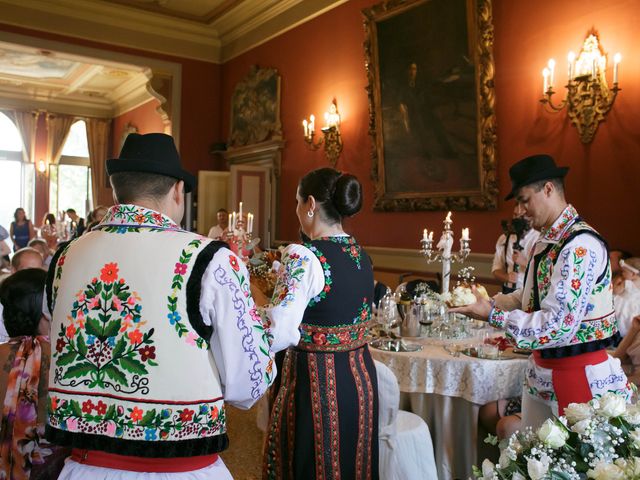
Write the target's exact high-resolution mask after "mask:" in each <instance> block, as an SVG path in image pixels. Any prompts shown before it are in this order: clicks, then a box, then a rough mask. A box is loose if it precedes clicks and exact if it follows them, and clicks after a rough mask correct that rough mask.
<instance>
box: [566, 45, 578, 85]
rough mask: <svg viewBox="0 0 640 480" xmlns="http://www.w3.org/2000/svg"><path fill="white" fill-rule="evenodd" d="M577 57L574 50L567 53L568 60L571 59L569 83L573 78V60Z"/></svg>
mask: <svg viewBox="0 0 640 480" xmlns="http://www.w3.org/2000/svg"><path fill="white" fill-rule="evenodd" d="M575 59H576V54H575V53H573V52H569V55H567V60H568V61H569V83H571V80H573V62H574V61H575Z"/></svg>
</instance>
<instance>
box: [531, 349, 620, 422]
mask: <svg viewBox="0 0 640 480" xmlns="http://www.w3.org/2000/svg"><path fill="white" fill-rule="evenodd" d="M608 358H609V355H607V351H606V350H598V351H597V352H589V353H582V354H580V355H574V356H572V357H563V358H542V357H541V354H540V351H539V350H536V351H534V352H533V359H534V361H535V362H536V365H538V366H540V367H542V368H548V369H550V370H551V381H552V383H553V390H554V391H555V393H556V398H557V399H558V413H559V414H560V415H564V409H565V408H567V406H568V405H569V404H570V403H586V402H588V401H589V400H591V399H592V398H593V394H592V393H591V388H590V387H589V381H588V380H587V374H586V373H585V371H584V367H586V366H587V365H597V364H599V363H602V362H606V361H607V359H608Z"/></svg>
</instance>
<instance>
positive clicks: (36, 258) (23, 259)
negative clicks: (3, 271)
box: [11, 247, 44, 272]
mask: <svg viewBox="0 0 640 480" xmlns="http://www.w3.org/2000/svg"><path fill="white" fill-rule="evenodd" d="M26 268H40V269H43V268H44V259H43V258H42V255H41V254H40V252H39V251H38V250H36V249H35V248H31V247H25V248H21V249H20V250H18V251H17V252H16V253H15V254H14V255H13V258H12V259H11V270H12V271H14V272H17V271H19V270H24V269H26Z"/></svg>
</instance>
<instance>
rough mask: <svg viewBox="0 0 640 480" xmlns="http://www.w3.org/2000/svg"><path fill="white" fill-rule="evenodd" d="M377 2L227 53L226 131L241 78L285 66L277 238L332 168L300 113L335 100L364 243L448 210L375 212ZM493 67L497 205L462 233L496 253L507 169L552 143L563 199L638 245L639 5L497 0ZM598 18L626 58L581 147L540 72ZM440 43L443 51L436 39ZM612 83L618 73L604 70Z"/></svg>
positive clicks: (620, 240) (462, 222)
mask: <svg viewBox="0 0 640 480" xmlns="http://www.w3.org/2000/svg"><path fill="white" fill-rule="evenodd" d="M378 1H379V0H375V1H373V0H351V1H350V2H347V3H345V4H343V5H341V6H339V7H337V8H335V9H333V10H331V11H329V12H327V13H326V14H324V15H322V16H320V17H317V18H315V19H313V20H311V21H309V22H307V23H305V24H303V25H301V26H299V27H297V28H295V29H293V30H290V31H289V32H286V33H284V34H283V35H280V36H278V37H276V38H274V39H273V40H271V41H269V42H267V43H265V44H263V45H260V46H258V47H257V48H254V49H253V50H251V51H249V52H246V53H245V54H243V55H241V56H239V57H237V58H235V59H233V60H231V61H229V62H227V63H226V64H224V65H223V71H222V77H223V81H222V110H223V115H224V117H223V132H224V134H225V135H227V134H228V129H229V111H230V98H231V93H232V91H233V87H234V85H235V84H236V83H237V82H238V81H240V80H241V79H242V78H243V77H244V76H245V75H246V74H247V72H248V70H249V67H250V66H251V65H253V64H258V65H260V66H263V67H275V68H277V69H278V71H279V72H280V74H281V75H282V100H281V117H282V123H283V133H284V138H285V139H286V147H285V151H284V153H283V160H282V177H281V181H280V192H281V199H282V200H281V205H280V211H281V218H280V225H281V228H280V232H279V238H282V239H295V238H296V237H297V231H298V226H297V219H296V218H295V214H294V208H295V203H294V202H295V200H294V197H295V190H296V186H297V182H298V179H299V178H300V177H301V176H302V175H303V174H304V173H306V172H307V171H309V170H312V169H314V168H318V167H322V166H328V161H327V160H326V159H325V157H324V154H323V152H322V151H321V150H320V151H317V152H312V151H309V150H308V149H307V148H306V145H305V144H304V141H303V137H302V125H301V121H302V119H303V118H307V117H308V116H309V114H311V113H315V115H316V116H317V117H318V116H321V115H322V113H323V112H324V111H325V110H326V109H327V107H328V105H329V103H330V102H331V99H332V98H333V97H336V98H337V101H338V107H339V110H340V113H341V115H342V124H341V131H342V135H343V139H344V145H345V147H344V151H343V154H342V156H341V158H340V160H339V163H338V168H340V169H342V170H346V171H349V172H351V173H354V174H355V175H357V176H358V177H359V178H360V180H361V181H362V183H363V186H364V200H365V202H364V207H363V210H362V212H361V213H360V214H359V215H357V216H356V217H355V218H353V219H352V220H349V223H347V225H346V228H347V229H348V230H349V231H351V232H353V233H354V234H355V235H356V236H357V237H358V238H359V240H360V241H361V242H362V243H364V244H367V245H376V246H387V247H404V248H417V246H418V239H419V236H420V234H421V233H420V232H421V231H422V228H423V227H425V226H426V227H430V228H435V229H437V230H439V229H440V226H441V225H442V224H441V222H442V220H443V219H444V212H415V213H379V212H374V211H373V209H372V204H373V187H372V184H371V181H370V179H369V175H370V171H371V160H370V149H371V142H370V138H369V135H368V133H367V128H368V120H369V111H368V100H367V94H366V92H365V87H366V86H367V80H366V74H365V67H364V53H363V45H362V44H363V41H364V28H363V17H362V14H361V10H362V9H363V8H366V7H368V6H370V5H373V4H375V3H378ZM493 5H494V26H495V45H494V55H495V68H496V78H495V84H496V97H497V119H498V178H499V185H500V192H501V193H500V197H501V198H500V203H499V209H498V211H492V212H454V215H453V219H454V222H455V223H454V226H455V229H456V231H459V229H460V228H461V227H462V226H468V227H470V229H471V237H472V239H473V242H472V248H473V249H474V250H475V251H476V252H492V251H493V249H494V245H495V240H496V238H497V236H498V235H499V233H500V219H503V218H508V217H510V216H511V212H512V209H513V203H508V202H504V201H503V200H502V197H503V196H504V195H505V194H506V193H507V192H508V190H509V186H510V182H509V176H508V169H509V167H510V166H511V165H512V164H513V163H514V162H516V161H517V160H519V159H520V158H522V157H524V156H527V155H529V154H532V153H539V152H546V153H550V154H551V155H553V156H554V157H555V158H556V160H557V162H558V163H559V164H561V165H568V166H569V167H571V171H570V172H569V175H568V177H567V196H568V199H569V200H570V201H571V202H572V203H574V204H575V206H576V207H577V208H578V210H579V211H580V212H581V213H582V215H583V216H584V217H586V218H587V220H588V221H590V222H591V223H592V224H593V225H594V226H595V227H596V228H598V229H599V230H600V231H601V232H602V233H603V235H604V236H605V237H606V238H607V239H608V240H609V242H610V244H611V245H612V246H616V247H620V248H625V249H629V250H632V251H633V252H635V253H636V254H640V245H639V242H638V240H637V238H638V237H639V235H640V226H639V225H638V223H637V222H636V219H637V218H638V213H639V212H638V202H637V201H636V200H635V198H634V196H633V194H634V193H635V191H636V190H637V187H636V185H637V184H638V181H639V179H640V161H638V158H640V141H639V140H638V139H639V138H640V118H639V116H640V113H639V112H638V109H637V108H635V109H634V106H637V105H638V104H639V102H640V92H639V90H638V88H637V87H636V85H637V83H638V81H639V80H640V62H638V56H639V55H640V51H639V49H638V45H640V42H639V40H640V33H638V28H637V25H640V8H638V7H639V6H640V4H639V2H638V1H637V0H588V1H585V0H565V1H563V2H557V1H553V0H539V1H537V2H529V1H523V0H519V1H514V0H494V1H493ZM592 26H595V27H596V28H597V29H598V30H599V32H600V35H601V39H602V43H603V46H604V48H605V51H607V52H609V53H610V55H611V56H612V55H613V53H615V52H617V51H619V52H621V53H622V55H623V60H622V64H621V66H620V83H621V87H622V88H623V91H622V92H621V93H620V95H619V96H618V99H617V100H616V104H615V106H614V108H613V111H612V112H611V114H610V115H609V116H608V117H607V120H606V122H605V123H604V124H601V126H600V129H599V131H598V133H597V135H596V138H595V140H594V141H593V143H592V144H590V145H583V144H582V143H580V140H579V138H578V136H577V133H576V130H575V128H574V127H572V126H571V125H570V124H569V122H568V119H567V117H566V113H565V112H562V113H560V114H556V115H552V114H548V113H546V112H544V111H543V110H542V106H541V104H540V103H539V102H538V100H539V98H540V96H541V91H542V78H541V73H540V72H541V70H542V68H543V67H544V66H545V65H546V62H547V60H548V59H549V58H550V57H554V58H555V59H556V61H557V63H558V68H557V72H558V77H557V78H558V82H556V83H557V84H560V82H564V81H565V80H566V71H565V69H564V66H563V65H564V64H565V59H566V55H567V53H568V51H569V50H573V51H575V52H577V51H578V50H579V48H580V46H581V43H582V41H583V40H584V37H585V34H586V33H587V30H588V29H589V28H591V27H592ZM433 48H437V46H434V47H433ZM608 78H609V81H611V72H609V75H608Z"/></svg>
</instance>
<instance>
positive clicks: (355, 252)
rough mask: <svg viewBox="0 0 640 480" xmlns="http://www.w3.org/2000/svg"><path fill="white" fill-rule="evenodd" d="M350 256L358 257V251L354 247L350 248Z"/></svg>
mask: <svg viewBox="0 0 640 480" xmlns="http://www.w3.org/2000/svg"><path fill="white" fill-rule="evenodd" d="M351 255H352V256H354V257H357V256H358V249H357V248H356V247H354V246H352V247H351Z"/></svg>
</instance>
